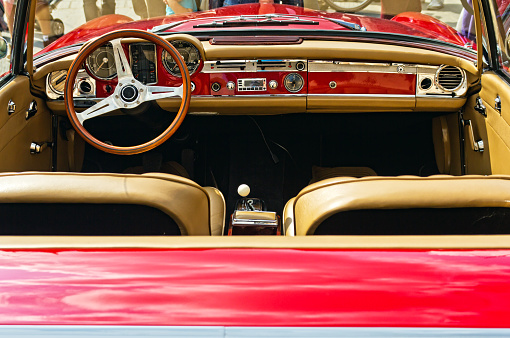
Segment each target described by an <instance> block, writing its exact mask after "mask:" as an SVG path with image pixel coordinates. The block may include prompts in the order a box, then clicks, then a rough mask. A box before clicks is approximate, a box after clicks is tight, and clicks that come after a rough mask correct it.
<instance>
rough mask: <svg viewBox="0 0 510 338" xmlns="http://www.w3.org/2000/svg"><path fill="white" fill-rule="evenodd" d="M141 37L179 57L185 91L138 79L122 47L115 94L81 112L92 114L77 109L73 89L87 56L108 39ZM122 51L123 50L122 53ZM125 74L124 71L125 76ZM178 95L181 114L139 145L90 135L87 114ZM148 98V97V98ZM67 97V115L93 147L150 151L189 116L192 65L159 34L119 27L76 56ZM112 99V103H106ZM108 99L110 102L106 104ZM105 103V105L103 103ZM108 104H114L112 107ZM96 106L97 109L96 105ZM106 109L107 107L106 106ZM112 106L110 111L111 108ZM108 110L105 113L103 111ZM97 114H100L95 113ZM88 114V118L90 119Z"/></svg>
mask: <svg viewBox="0 0 510 338" xmlns="http://www.w3.org/2000/svg"><path fill="white" fill-rule="evenodd" d="M127 37H129V38H140V39H144V40H147V41H150V42H152V43H154V44H156V45H159V46H161V47H162V48H163V49H165V50H166V51H167V52H168V53H169V54H170V55H171V56H172V58H173V59H174V60H175V62H176V63H177V65H178V66H179V71H180V73H181V78H182V86H181V87H182V92H181V89H180V88H181V87H158V86H147V85H144V84H142V83H141V82H139V81H138V80H136V79H135V78H134V77H133V75H132V72H131V67H130V65H129V62H128V61H127V58H126V55H125V53H124V51H123V49H122V48H120V49H116V50H119V51H120V52H121V53H122V55H120V54H117V52H116V50H114V52H115V65H116V67H117V77H118V80H119V82H118V84H117V86H116V88H115V90H114V91H113V93H112V94H111V95H110V96H108V97H107V98H105V99H103V100H101V101H100V102H98V103H96V104H95V105H94V106H92V107H90V108H88V109H86V110H85V111H84V112H81V113H79V114H83V113H85V112H87V111H89V110H90V111H91V112H90V113H87V114H84V115H78V113H77V112H76V109H75V107H74V100H73V90H74V84H75V82H76V77H77V75H78V71H79V70H80V69H81V68H82V65H83V64H84V63H85V60H86V58H87V57H88V56H89V55H90V54H91V53H92V52H93V51H94V50H96V49H97V48H98V47H100V46H103V45H104V44H106V43H107V42H110V41H112V44H113V42H114V41H118V45H119V46H121V44H120V39H122V38H127ZM120 52H119V53H120ZM121 73H122V74H123V75H122V76H121ZM123 85H125V87H127V86H130V87H132V88H131V90H134V89H133V88H135V89H136V90H135V91H137V93H136V94H137V99H138V98H140V100H138V101H129V102H127V101H124V98H125V95H121V94H122V93H121V92H122V90H123V89H125V88H121V87H122V86H123ZM152 89H156V90H155V91H156V92H158V91H162V92H165V91H166V94H165V93H163V94H154V93H152V92H151V91H152ZM175 96H181V105H180V107H179V111H178V112H177V115H176V116H175V118H174V120H173V121H172V123H170V125H169V126H168V127H167V128H166V129H165V130H164V131H163V132H162V133H161V134H160V135H159V136H157V137H155V138H154V139H152V140H150V141H148V142H145V143H143V144H139V145H135V146H129V147H121V146H114V145H111V144H108V143H105V142H103V141H100V140H98V139H97V138H95V137H94V136H92V134H90V133H89V132H88V131H87V130H86V129H85V128H84V126H83V122H84V121H85V117H86V116H88V115H93V116H92V117H90V118H93V117H96V116H101V115H103V114H106V113H108V112H110V111H113V110H116V109H119V108H123V107H122V106H119V105H120V104H122V105H123V106H124V107H128V108H135V107H137V106H139V105H140V104H143V103H144V102H148V101H153V100H157V99H161V98H165V97H175ZM145 98H147V99H145ZM64 100H65V107H66V112H67V116H68V117H69V120H70V121H71V124H72V125H73V127H74V129H75V130H76V131H77V132H78V134H80V136H81V137H83V139H84V140H85V141H86V142H87V143H89V144H90V145H92V146H93V147H95V148H97V149H100V150H103V151H105V152H107V153H111V154H117V155H134V154H139V153H143V152H146V151H149V150H151V149H154V148H156V147H157V146H159V145H160V144H162V143H164V142H165V141H166V140H168V139H169V138H170V137H171V136H172V135H173V134H174V133H175V132H176V131H177V129H178V128H179V126H180V125H181V124H182V122H183V121H184V118H185V117H186V114H187V112H188V108H189V104H190V100H191V78H190V75H189V72H188V68H187V66H186V64H185V63H184V60H183V59H182V57H181V56H180V54H179V52H178V51H177V49H176V48H175V47H174V46H173V45H172V44H171V43H169V42H168V41H166V40H165V39H163V38H161V37H159V36H158V35H156V34H153V33H150V32H147V31H142V30H135V29H129V30H119V31H115V32H110V33H106V34H104V35H102V36H100V37H99V38H97V39H96V40H94V41H92V42H91V43H89V44H88V45H86V46H85V47H84V48H83V49H82V50H80V52H79V53H78V55H77V56H76V58H75V59H74V61H73V63H72V64H71V66H70V67H69V70H68V73H67V78H66V87H65V93H64ZM107 100H108V102H106V101H107ZM104 102H106V105H107V106H105V104H104ZM102 104H103V107H101V105H102ZM108 104H109V105H110V106H108ZM95 107H96V109H95V110H94V108H95ZM103 108H104V109H103ZM108 109H110V110H108ZM102 111H104V112H103V113H100V112H102ZM94 114H96V115H94ZM88 118H89V117H87V118H86V119H88Z"/></svg>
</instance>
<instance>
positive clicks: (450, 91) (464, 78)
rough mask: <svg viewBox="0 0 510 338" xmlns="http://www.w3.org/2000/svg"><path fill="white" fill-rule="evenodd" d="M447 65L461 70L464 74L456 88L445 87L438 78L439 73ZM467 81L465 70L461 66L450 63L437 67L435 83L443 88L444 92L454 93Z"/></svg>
mask: <svg viewBox="0 0 510 338" xmlns="http://www.w3.org/2000/svg"><path fill="white" fill-rule="evenodd" d="M446 67H453V68H456V69H458V70H459V71H460V74H461V75H462V81H460V83H459V85H458V86H457V87H455V88H454V89H447V88H444V87H443V86H442V85H441V84H440V83H439V80H438V76H439V73H440V72H441V71H442V70H443V69H445V68H446ZM465 81H466V73H465V72H464V70H463V69H461V68H459V67H456V66H450V65H441V66H439V68H438V69H437V71H436V74H435V75H434V84H435V85H436V86H437V88H439V89H441V90H442V91H444V92H447V93H453V92H455V91H457V90H458V89H459V88H461V87H462V86H463V85H464V82H465Z"/></svg>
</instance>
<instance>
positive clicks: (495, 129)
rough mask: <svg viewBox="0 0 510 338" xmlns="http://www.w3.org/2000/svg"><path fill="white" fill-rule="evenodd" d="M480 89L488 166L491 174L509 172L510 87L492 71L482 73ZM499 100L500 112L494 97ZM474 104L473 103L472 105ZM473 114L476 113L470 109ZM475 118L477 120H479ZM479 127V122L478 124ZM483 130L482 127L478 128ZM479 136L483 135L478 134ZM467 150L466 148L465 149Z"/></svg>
mask: <svg viewBox="0 0 510 338" xmlns="http://www.w3.org/2000/svg"><path fill="white" fill-rule="evenodd" d="M481 81H482V90H481V91H480V93H479V96H480V98H481V99H482V102H483V104H484V106H485V107H486V113H487V117H486V118H485V125H486V134H487V136H486V140H487V141H486V142H485V152H487V153H488V154H489V155H490V168H491V173H492V174H510V165H509V164H510V87H509V85H508V83H507V82H506V81H504V80H503V79H502V78H501V77H500V76H498V75H497V74H495V73H493V72H486V73H485V74H483V75H482V80H481ZM498 96H499V98H500V100H501V112H499V111H498V110H496V108H495V105H496V101H495V100H496V98H497V97H498ZM472 106H474V103H473V105H472ZM472 111H473V112H474V113H473V114H478V115H479V116H480V117H482V118H483V116H482V115H481V114H480V113H478V112H476V111H474V109H473V110H472ZM480 117H478V118H477V121H479V120H480ZM479 126H480V127H481V124H479ZM478 129H479V130H483V129H484V128H483V127H481V128H478ZM479 136H480V137H484V135H483V132H482V135H480V134H479ZM466 151H468V150H466Z"/></svg>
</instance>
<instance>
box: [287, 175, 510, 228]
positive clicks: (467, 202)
mask: <svg viewBox="0 0 510 338" xmlns="http://www.w3.org/2000/svg"><path fill="white" fill-rule="evenodd" d="M467 207H510V176H505V175H501V176H475V175H473V176H447V175H437V176H430V177H416V176H399V177H364V178H351V177H339V178H331V179H327V180H324V181H320V182H317V183H314V184H311V185H309V186H307V187H306V188H304V189H303V190H302V191H301V192H300V193H299V194H298V195H297V196H296V197H295V198H294V199H291V200H290V201H289V202H288V203H287V205H286V206H285V210H284V221H283V222H284V225H285V227H286V234H287V235H290V236H292V235H294V234H295V235H297V236H303V235H313V234H314V231H315V230H316V229H317V227H318V226H319V225H320V224H321V223H322V222H323V221H324V220H326V219H327V218H328V217H330V216H331V215H334V214H336V213H338V212H342V211H348V210H363V209H409V208H467Z"/></svg>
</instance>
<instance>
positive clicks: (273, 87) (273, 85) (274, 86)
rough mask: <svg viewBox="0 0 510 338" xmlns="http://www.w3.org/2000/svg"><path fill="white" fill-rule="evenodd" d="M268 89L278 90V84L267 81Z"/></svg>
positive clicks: (273, 81)
mask: <svg viewBox="0 0 510 338" xmlns="http://www.w3.org/2000/svg"><path fill="white" fill-rule="evenodd" d="M269 88H271V89H276V88H278V82H276V81H275V80H271V81H269Z"/></svg>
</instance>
